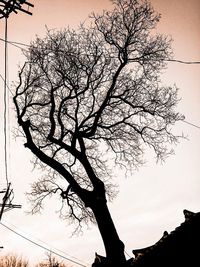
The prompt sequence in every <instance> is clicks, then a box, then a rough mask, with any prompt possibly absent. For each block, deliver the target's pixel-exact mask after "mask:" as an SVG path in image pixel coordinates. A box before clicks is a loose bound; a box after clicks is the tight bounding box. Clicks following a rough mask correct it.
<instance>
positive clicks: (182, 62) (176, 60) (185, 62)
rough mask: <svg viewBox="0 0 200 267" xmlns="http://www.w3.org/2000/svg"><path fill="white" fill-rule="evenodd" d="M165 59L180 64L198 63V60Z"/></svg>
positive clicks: (199, 62)
mask: <svg viewBox="0 0 200 267" xmlns="http://www.w3.org/2000/svg"><path fill="white" fill-rule="evenodd" d="M166 61H169V62H176V63H181V64H200V61H184V60H178V59H168V60H166Z"/></svg>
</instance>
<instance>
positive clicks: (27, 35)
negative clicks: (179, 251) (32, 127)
mask: <svg viewBox="0 0 200 267" xmlns="http://www.w3.org/2000/svg"><path fill="white" fill-rule="evenodd" d="M30 2H31V3H33V4H34V5H35V7H34V9H32V11H33V16H28V15H26V14H22V13H20V12H19V14H18V15H15V14H12V15H11V16H10V18H9V19H8V40H11V41H16V42H20V43H26V44H29V42H30V41H31V40H34V38H35V37H36V35H39V36H44V34H45V25H46V26H47V27H48V28H50V29H52V28H58V29H60V28H64V27H67V26H68V25H69V26H70V27H77V25H78V24H79V23H80V22H81V21H84V20H85V19H86V18H87V15H88V14H90V13H91V12H92V11H95V12H100V11H101V10H102V9H106V8H111V3H110V1H109V0H99V1H98V0H96V1H94V0H76V1H74V0H40V1H36V0H30ZM151 2H152V4H153V6H154V8H155V10H156V11H158V12H159V13H161V14H162V18H161V21H160V23H159V25H158V27H157V31H158V32H161V33H165V34H169V35H171V36H172V38H173V40H174V42H173V50H174V58H175V59H178V60H185V61H200V49H199V47H200V1H199V0H190V1H188V0H181V1H180V0H168V1H165V0H152V1H151ZM0 38H4V20H3V19H1V20H0ZM3 45H4V44H3V42H2V41H0V60H1V65H0V73H1V75H4V68H3V64H4V47H3ZM23 60H24V58H23V56H22V53H21V51H20V49H18V48H16V47H14V46H10V45H9V53H8V73H9V75H8V76H9V84H10V86H11V82H12V81H13V80H16V79H17V75H16V74H17V65H18V64H20V62H21V63H22V62H23ZM162 81H163V83H164V84H168V85H173V84H176V85H177V86H178V87H179V88H180V90H179V96H180V98H181V101H180V103H179V105H178V107H177V109H178V110H179V111H180V112H181V113H183V114H184V115H185V116H186V121H187V122H189V123H192V124H195V125H197V126H200V108H199V100H200V65H186V64H180V63H170V64H169V65H168V68H167V69H166V70H165V73H164V74H163V77H162ZM0 88H1V90H0V137H1V141H0V151H1V153H0V186H1V188H0V189H2V188H3V187H4V185H5V182H6V181H5V170H4V165H3V161H4V152H3V94H2V93H3V81H2V80H1V79H0ZM9 107H10V109H9V129H10V131H9V134H8V136H9V140H10V141H9V145H8V152H9V153H8V154H9V180H10V181H11V182H12V187H13V189H14V192H15V199H14V201H13V203H14V204H21V205H22V209H20V210H17V209H15V210H11V211H9V212H7V213H5V214H4V215H3V218H2V222H3V223H5V224H6V225H7V226H9V227H11V228H12V229H14V230H15V231H17V232H19V233H20V234H23V235H24V236H26V237H28V238H30V239H32V240H33V241H35V242H38V243H40V244H42V245H44V246H47V247H48V248H51V249H52V250H56V249H59V250H62V251H63V252H65V253H67V254H69V255H70V256H74V257H77V258H78V259H80V260H82V261H83V262H85V263H91V262H92V261H93V259H94V253H95V251H97V252H98V253H100V254H104V249H103V245H102V241H101V238H100V235H99V232H98V230H97V228H96V227H95V226H92V227H91V228H90V229H88V230H85V231H84V234H83V235H81V236H78V237H76V236H74V237H71V236H70V233H71V227H68V225H67V222H64V221H61V220H60V219H59V218H58V214H57V213H56V212H55V210H56V209H58V208H59V205H58V204H59V203H58V202H57V201H56V200H55V199H52V200H50V201H49V202H46V205H45V209H44V212H43V213H42V214H41V215H34V216H32V215H27V214H26V213H25V212H26V211H27V209H28V206H27V201H26V197H25V195H24V194H25V192H26V191H29V189H30V183H31V182H32V181H33V180H35V179H37V178H38V177H39V176H40V173H39V171H37V170H32V169H33V166H32V164H31V162H30V161H31V159H32V155H31V152H30V151H28V150H27V149H25V148H24V146H23V140H21V139H20V138H17V139H16V140H15V139H14V138H13V134H12V131H13V130H14V127H15V126H16V120H15V117H14V112H13V104H12V101H11V100H10V102H9ZM175 131H176V132H177V133H179V134H182V132H183V133H184V134H185V135H187V136H188V140H181V141H180V143H179V144H178V145H177V146H176V147H175V155H173V156H171V157H170V158H168V159H167V161H166V162H165V163H164V164H156V162H155V159H154V155H153V154H151V153H148V155H146V160H147V163H146V165H145V166H143V167H142V168H140V169H139V171H138V172H135V173H134V174H133V175H132V176H128V177H127V178H125V175H124V173H123V172H120V171H119V170H117V171H116V182H117V183H118V184H119V188H120V192H119V195H118V197H117V199H116V200H115V201H114V202H113V203H111V204H110V210H111V213H112V215H113V219H114V221H115V224H116V227H117V229H118V232H119V235H120V238H121V239H122V241H123V242H124V243H125V246H126V248H125V249H126V251H127V252H128V254H129V255H131V256H132V252H131V251H132V249H136V248H142V247H145V246H149V245H152V244H154V243H155V242H156V241H157V240H158V239H159V238H160V237H161V236H162V234H163V232H164V231H165V230H167V231H169V232H170V231H172V230H174V228H175V227H176V226H178V225H179V224H180V223H181V222H182V221H183V220H184V217H183V213H182V211H183V209H189V210H191V211H194V212H198V211H200V204H199V203H200V164H199V158H200V129H199V128H197V127H194V126H191V125H189V124H187V123H184V122H179V123H178V124H177V127H176V129H175ZM0 236H1V240H0V246H1V245H2V246H4V249H3V250H1V251H0V255H4V254H6V253H9V252H16V253H17V254H20V255H23V256H25V257H27V258H29V259H30V260H31V262H35V261H37V260H41V259H43V258H45V255H44V250H42V249H41V248H39V247H37V246H36V245H33V244H31V243H30V242H28V241H26V240H24V239H22V238H20V237H19V236H17V235H15V234H14V233H12V232H11V231H9V230H7V229H6V228H4V227H3V226H2V225H0ZM42 241H43V242H45V243H46V244H44V243H42ZM57 252H58V251H57ZM62 254H63V253H62ZM63 255H64V254H63ZM64 256H67V255H66V254H65V255H64Z"/></svg>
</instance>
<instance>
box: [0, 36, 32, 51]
mask: <svg viewBox="0 0 200 267" xmlns="http://www.w3.org/2000/svg"><path fill="white" fill-rule="evenodd" d="M0 41H2V42H4V43H8V44H10V45H13V46H15V47H17V48H19V49H21V50H25V48H22V47H20V46H19V45H21V46H25V47H30V45H27V44H24V43H20V42H15V41H8V40H7V41H6V40H5V39H3V38H0Z"/></svg>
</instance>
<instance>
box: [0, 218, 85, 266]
mask: <svg viewBox="0 0 200 267" xmlns="http://www.w3.org/2000/svg"><path fill="white" fill-rule="evenodd" d="M0 224H1V225H2V226H3V227H5V228H7V229H8V230H9V231H11V232H13V233H14V234H16V235H18V236H20V237H21V238H23V239H25V240H26V241H29V242H30V243H32V244H34V245H36V246H38V247H40V248H42V249H44V250H46V251H48V252H51V253H53V254H55V255H57V256H59V257H61V258H63V259H65V260H68V261H70V262H72V263H74V264H77V265H79V266H83V267H87V266H86V265H84V264H82V263H79V262H77V261H75V260H72V259H70V258H68V257H65V256H63V255H61V254H60V253H57V252H55V251H53V250H51V249H49V248H47V247H45V246H43V245H41V244H38V243H37V242H35V241H33V240H31V239H30V238H28V237H26V236H24V235H22V234H20V233H18V232H16V231H15V230H13V229H12V228H10V227H8V226H7V225H5V224H4V223H2V222H0Z"/></svg>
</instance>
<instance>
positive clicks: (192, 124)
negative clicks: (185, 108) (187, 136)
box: [183, 120, 200, 130]
mask: <svg viewBox="0 0 200 267" xmlns="http://www.w3.org/2000/svg"><path fill="white" fill-rule="evenodd" d="M183 122H185V123H186V124H189V125H191V126H193V127H195V128H197V129H199V130H200V126H198V125H196V124H194V123H191V122H189V121H186V120H183Z"/></svg>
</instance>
